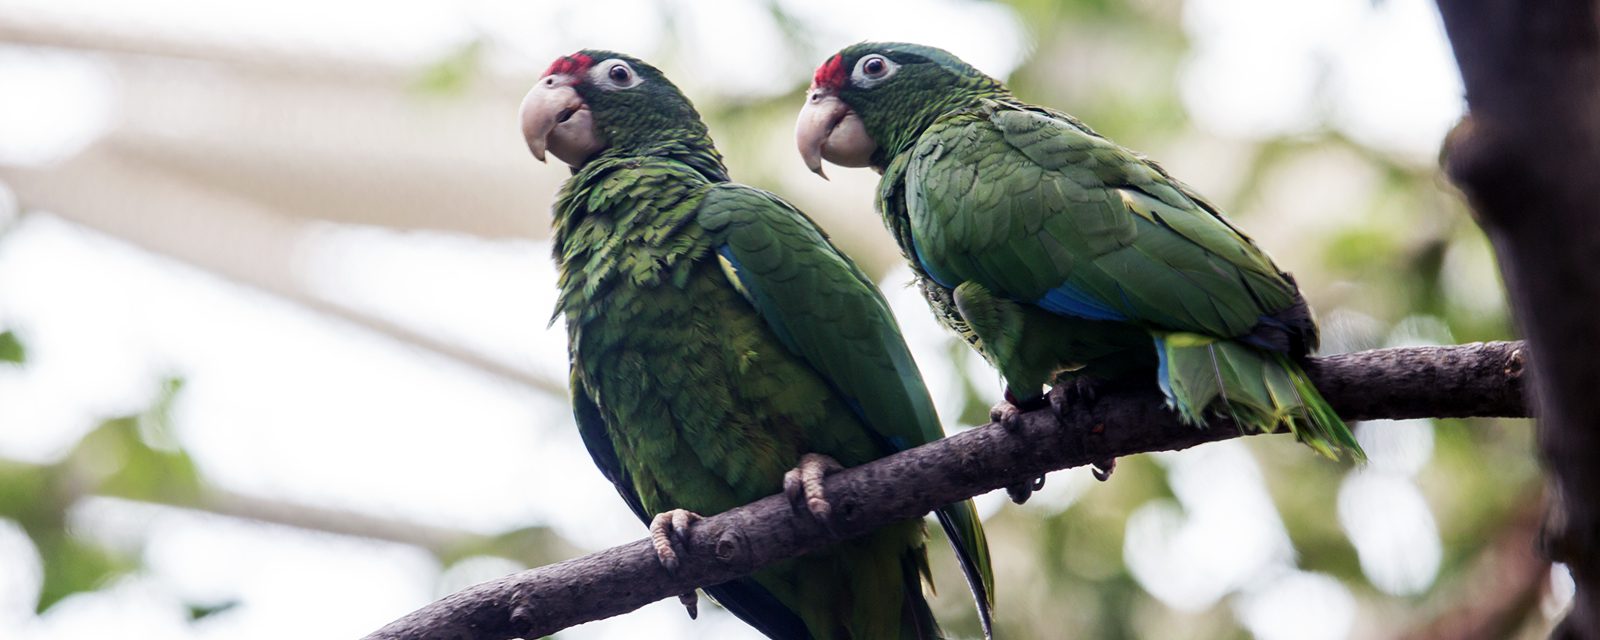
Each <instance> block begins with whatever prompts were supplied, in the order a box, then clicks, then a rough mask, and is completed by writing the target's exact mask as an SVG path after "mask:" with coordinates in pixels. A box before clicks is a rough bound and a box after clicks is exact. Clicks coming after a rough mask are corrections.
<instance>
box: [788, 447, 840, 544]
mask: <svg viewBox="0 0 1600 640" xmlns="http://www.w3.org/2000/svg"><path fill="white" fill-rule="evenodd" d="M843 468H844V467H843V466H842V465H840V464H839V462H838V461H837V460H834V459H833V458H829V457H828V456H825V455H822V454H819V453H808V454H805V455H803V456H800V464H799V465H798V466H796V467H795V468H793V469H790V470H789V472H788V473H785V474H783V495H785V496H787V497H788V498H789V504H791V505H794V507H795V508H796V509H799V508H800V507H801V505H804V507H805V509H806V511H808V512H810V513H811V517H813V518H816V519H817V522H820V523H822V526H824V527H827V528H828V530H829V531H832V529H833V504H831V503H829V502H828V497H827V495H825V492H824V491H823V488H822V479H823V478H826V477H827V476H828V474H830V473H833V472H835V471H839V470H841V469H843Z"/></svg>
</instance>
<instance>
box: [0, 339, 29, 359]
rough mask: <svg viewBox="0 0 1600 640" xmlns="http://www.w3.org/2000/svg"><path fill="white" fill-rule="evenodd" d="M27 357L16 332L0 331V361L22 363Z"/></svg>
mask: <svg viewBox="0 0 1600 640" xmlns="http://www.w3.org/2000/svg"><path fill="white" fill-rule="evenodd" d="M27 359H28V353H27V351H26V350H24V349H23V348H22V341H21V340H19V339H18V338H17V334H15V333H13V332H10V331H3V332H0V362H9V363H12V364H22V363H23V362H26V361H27Z"/></svg>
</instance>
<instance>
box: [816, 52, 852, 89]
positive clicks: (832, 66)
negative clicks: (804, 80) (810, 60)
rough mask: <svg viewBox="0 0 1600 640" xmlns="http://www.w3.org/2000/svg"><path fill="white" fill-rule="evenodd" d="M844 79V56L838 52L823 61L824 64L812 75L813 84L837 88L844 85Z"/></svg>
mask: <svg viewBox="0 0 1600 640" xmlns="http://www.w3.org/2000/svg"><path fill="white" fill-rule="evenodd" d="M844 80H845V77H844V58H842V57H840V55H839V54H837V53H836V54H833V57H832V58H828V61H827V62H824V63H822V66H820V67H817V73H816V75H813V76H811V85H812V86H815V87H827V88H829V89H836V90H837V89H839V88H842V87H844Z"/></svg>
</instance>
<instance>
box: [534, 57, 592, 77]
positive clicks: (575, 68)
mask: <svg viewBox="0 0 1600 640" xmlns="http://www.w3.org/2000/svg"><path fill="white" fill-rule="evenodd" d="M593 64H594V58H590V57H589V56H586V55H584V54H581V53H574V54H572V55H570V56H562V57H560V58H556V61H555V62H552V63H550V68H549V69H545V70H544V75H547V76H549V75H555V74H558V73H559V74H561V75H568V76H575V75H579V74H582V73H583V72H585V71H588V70H589V67H590V65H593ZM541 77H542V76H541Z"/></svg>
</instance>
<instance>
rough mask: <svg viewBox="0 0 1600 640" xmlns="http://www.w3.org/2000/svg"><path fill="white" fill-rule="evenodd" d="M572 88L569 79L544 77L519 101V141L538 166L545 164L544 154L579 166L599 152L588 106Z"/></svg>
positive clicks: (559, 76)
mask: <svg viewBox="0 0 1600 640" xmlns="http://www.w3.org/2000/svg"><path fill="white" fill-rule="evenodd" d="M572 84H573V79H572V78H571V77H569V76H565V75H550V76H545V77H544V78H542V79H540V80H539V84H536V85H534V86H533V89H530V90H529V91H528V95H527V96H525V97H523V98H522V114H521V116H522V137H523V139H525V140H527V142H528V150H529V151H532V152H533V157H535V158H538V159H539V161H540V162H544V161H545V159H544V154H545V151H547V150H548V151H549V152H550V153H551V154H553V155H555V157H556V158H559V159H560V160H562V161H563V162H566V163H567V164H569V165H572V166H579V165H581V164H583V162H584V161H585V160H588V159H589V157H590V156H592V155H594V153H595V152H596V151H599V150H600V147H601V145H600V143H599V141H598V140H597V139H596V137H595V135H594V121H593V120H592V119H591V118H590V115H589V106H588V105H586V104H584V102H583V98H581V97H579V96H578V92H577V91H576V90H574V89H573V88H572Z"/></svg>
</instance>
